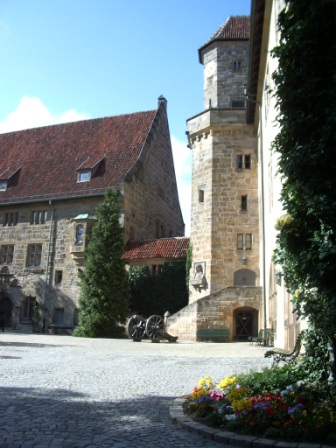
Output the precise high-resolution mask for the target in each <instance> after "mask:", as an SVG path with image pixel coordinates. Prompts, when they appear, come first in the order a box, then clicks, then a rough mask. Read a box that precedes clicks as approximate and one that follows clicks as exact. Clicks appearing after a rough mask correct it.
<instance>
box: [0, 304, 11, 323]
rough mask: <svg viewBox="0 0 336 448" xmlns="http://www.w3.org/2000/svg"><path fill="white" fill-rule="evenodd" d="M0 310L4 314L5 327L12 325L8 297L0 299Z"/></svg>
mask: <svg viewBox="0 0 336 448" xmlns="http://www.w3.org/2000/svg"><path fill="white" fill-rule="evenodd" d="M0 311H3V312H4V314H5V327H10V326H11V325H12V301H11V300H10V299H9V298H8V297H4V298H2V299H0Z"/></svg>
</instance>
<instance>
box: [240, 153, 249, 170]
mask: <svg viewBox="0 0 336 448" xmlns="http://www.w3.org/2000/svg"><path fill="white" fill-rule="evenodd" d="M243 169H245V170H249V169H251V156H250V155H249V154H244V155H243V154H239V155H238V156H237V170H243Z"/></svg>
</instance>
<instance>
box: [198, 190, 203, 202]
mask: <svg viewBox="0 0 336 448" xmlns="http://www.w3.org/2000/svg"><path fill="white" fill-rule="evenodd" d="M198 202H204V190H198Z"/></svg>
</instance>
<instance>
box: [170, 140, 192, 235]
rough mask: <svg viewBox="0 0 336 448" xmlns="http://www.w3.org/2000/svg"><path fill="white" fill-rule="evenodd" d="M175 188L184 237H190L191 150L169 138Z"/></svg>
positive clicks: (185, 144)
mask: <svg viewBox="0 0 336 448" xmlns="http://www.w3.org/2000/svg"><path fill="white" fill-rule="evenodd" d="M171 141H172V148H173V156H174V165H175V173H176V181H177V187H178V191H179V198H180V204H181V209H182V214H183V219H184V223H185V235H186V236H189V235H190V207H191V169H192V168H191V150H190V149H189V148H187V143H186V142H182V141H179V140H177V138H176V137H174V136H172V137H171Z"/></svg>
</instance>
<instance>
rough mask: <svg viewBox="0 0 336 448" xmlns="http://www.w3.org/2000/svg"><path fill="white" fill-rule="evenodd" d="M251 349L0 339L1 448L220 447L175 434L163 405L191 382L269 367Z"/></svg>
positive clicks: (65, 338) (261, 351) (166, 406)
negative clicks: (202, 378)
mask: <svg viewBox="0 0 336 448" xmlns="http://www.w3.org/2000/svg"><path fill="white" fill-rule="evenodd" d="M264 351H265V349H264V347H258V346H251V345H250V344H249V343H246V342H243V343H228V344H219V343H217V344H216V343H184V342H177V343H176V344H170V343H168V342H161V343H160V344H153V343H151V342H150V341H143V342H141V343H136V342H133V341H131V340H128V339H125V340H117V339H82V338H73V337H71V336H54V335H38V334H30V335H24V334H16V333H10V332H8V333H2V334H1V336H0V366H1V370H0V387H1V389H0V394H1V396H0V418H1V425H0V447H1V448H7V447H8V448H14V447H16V448H19V447H21V448H31V447H34V448H42V447H43V448H46V447H48V448H49V447H53V448H56V447H71V448H84V447H85V448H107V447H114V448H126V447H131V448H132V447H137V448H142V447H144V448H145V447H146V448H152V447H156V448H170V447H186V448H189V447H190V448H191V447H192V448H195V447H212V448H215V447H222V448H223V445H221V444H219V443H216V442H213V441H210V440H207V439H203V438H202V437H201V436H199V435H197V434H192V433H189V432H187V431H185V430H183V429H181V428H179V427H176V425H174V424H173V422H172V421H171V420H170V418H169V405H170V404H171V403H172V402H173V400H174V399H175V398H177V397H181V396H184V395H186V394H187V393H189V392H191V390H192V389H193V387H194V386H195V385H196V384H197V381H198V379H199V378H201V377H203V376H205V375H210V376H211V377H212V379H213V380H215V381H218V380H220V379H222V378H223V377H225V376H226V375H229V374H233V373H235V372H238V371H239V372H247V371H249V370H260V369H261V368H262V367H264V366H269V365H270V360H269V359H264V357H263V354H264Z"/></svg>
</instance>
